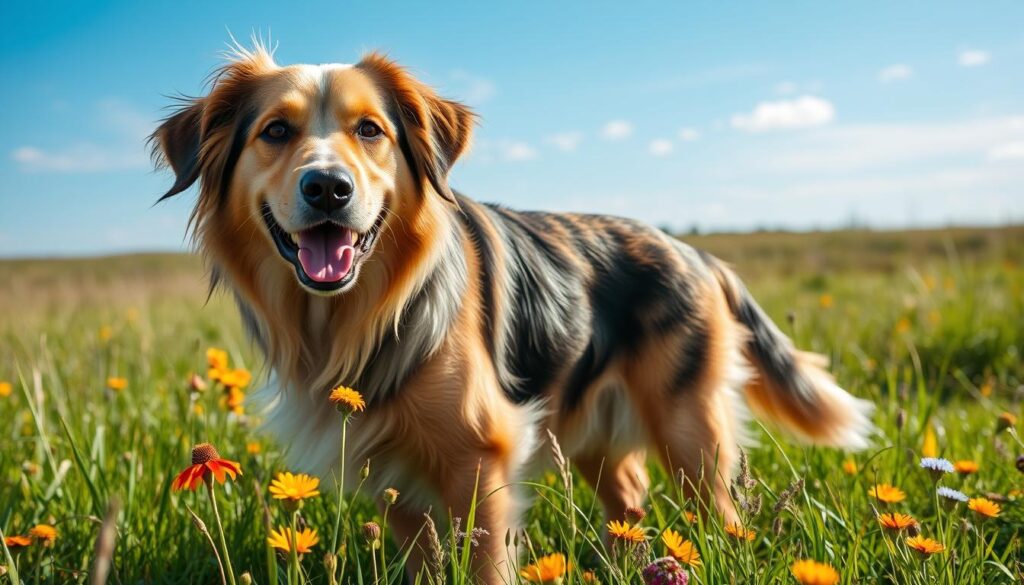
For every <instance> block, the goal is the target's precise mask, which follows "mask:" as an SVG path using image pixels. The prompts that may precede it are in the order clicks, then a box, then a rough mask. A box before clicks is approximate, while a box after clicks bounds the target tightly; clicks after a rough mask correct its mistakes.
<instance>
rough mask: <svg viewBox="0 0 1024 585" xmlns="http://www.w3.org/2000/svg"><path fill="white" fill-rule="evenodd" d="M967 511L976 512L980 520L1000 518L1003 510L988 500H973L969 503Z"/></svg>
mask: <svg viewBox="0 0 1024 585" xmlns="http://www.w3.org/2000/svg"><path fill="white" fill-rule="evenodd" d="M967 509H969V510H970V511H972V512H974V513H975V515H977V516H978V518H979V519H980V520H985V519H988V518H998V517H999V514H1000V512H1002V508H1000V507H999V504H997V503H995V502H993V501H992V500H989V499H987V498H971V499H970V500H968V501H967Z"/></svg>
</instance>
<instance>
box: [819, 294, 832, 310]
mask: <svg viewBox="0 0 1024 585" xmlns="http://www.w3.org/2000/svg"><path fill="white" fill-rule="evenodd" d="M832 304H833V300H832V295H830V294H828V293H825V294H823V295H821V296H820V297H818V305H819V306H820V307H821V308H822V309H829V308H831V307H832Z"/></svg>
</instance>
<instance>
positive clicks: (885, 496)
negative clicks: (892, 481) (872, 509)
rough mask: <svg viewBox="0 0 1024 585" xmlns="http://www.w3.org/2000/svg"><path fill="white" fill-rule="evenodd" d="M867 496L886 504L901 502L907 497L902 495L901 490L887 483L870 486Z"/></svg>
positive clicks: (904, 494)
mask: <svg viewBox="0 0 1024 585" xmlns="http://www.w3.org/2000/svg"><path fill="white" fill-rule="evenodd" d="M868 495H869V496H871V497H872V498H875V499H876V500H878V501H879V502H884V503H886V504H895V503H896V502H902V501H903V500H904V499H906V497H907V494H906V493H904V492H903V490H901V489H900V488H898V487H894V486H891V485H889V484H887V483H880V484H878V485H875V486H872V487H871V489H869V490H868Z"/></svg>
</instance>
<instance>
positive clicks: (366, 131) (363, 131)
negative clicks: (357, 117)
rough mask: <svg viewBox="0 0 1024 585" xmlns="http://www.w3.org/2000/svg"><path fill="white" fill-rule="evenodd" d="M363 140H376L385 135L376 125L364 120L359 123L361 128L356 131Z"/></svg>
mask: <svg viewBox="0 0 1024 585" xmlns="http://www.w3.org/2000/svg"><path fill="white" fill-rule="evenodd" d="M356 132H358V133H359V135H360V136H362V137H363V138H376V137H378V136H380V135H381V134H383V133H384V131H383V130H381V129H380V126H378V125H376V124H374V123H373V122H371V121H369V120H363V121H362V122H360V123H359V128H358V129H357V130H356Z"/></svg>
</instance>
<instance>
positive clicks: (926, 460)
mask: <svg viewBox="0 0 1024 585" xmlns="http://www.w3.org/2000/svg"><path fill="white" fill-rule="evenodd" d="M921 469H924V470H927V471H928V473H929V474H930V475H931V476H932V480H933V481H939V479H940V478H942V476H943V474H946V473H953V472H954V471H956V469H955V468H954V467H953V464H952V463H950V462H949V460H948V459H942V458H939V457H922V458H921Z"/></svg>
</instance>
